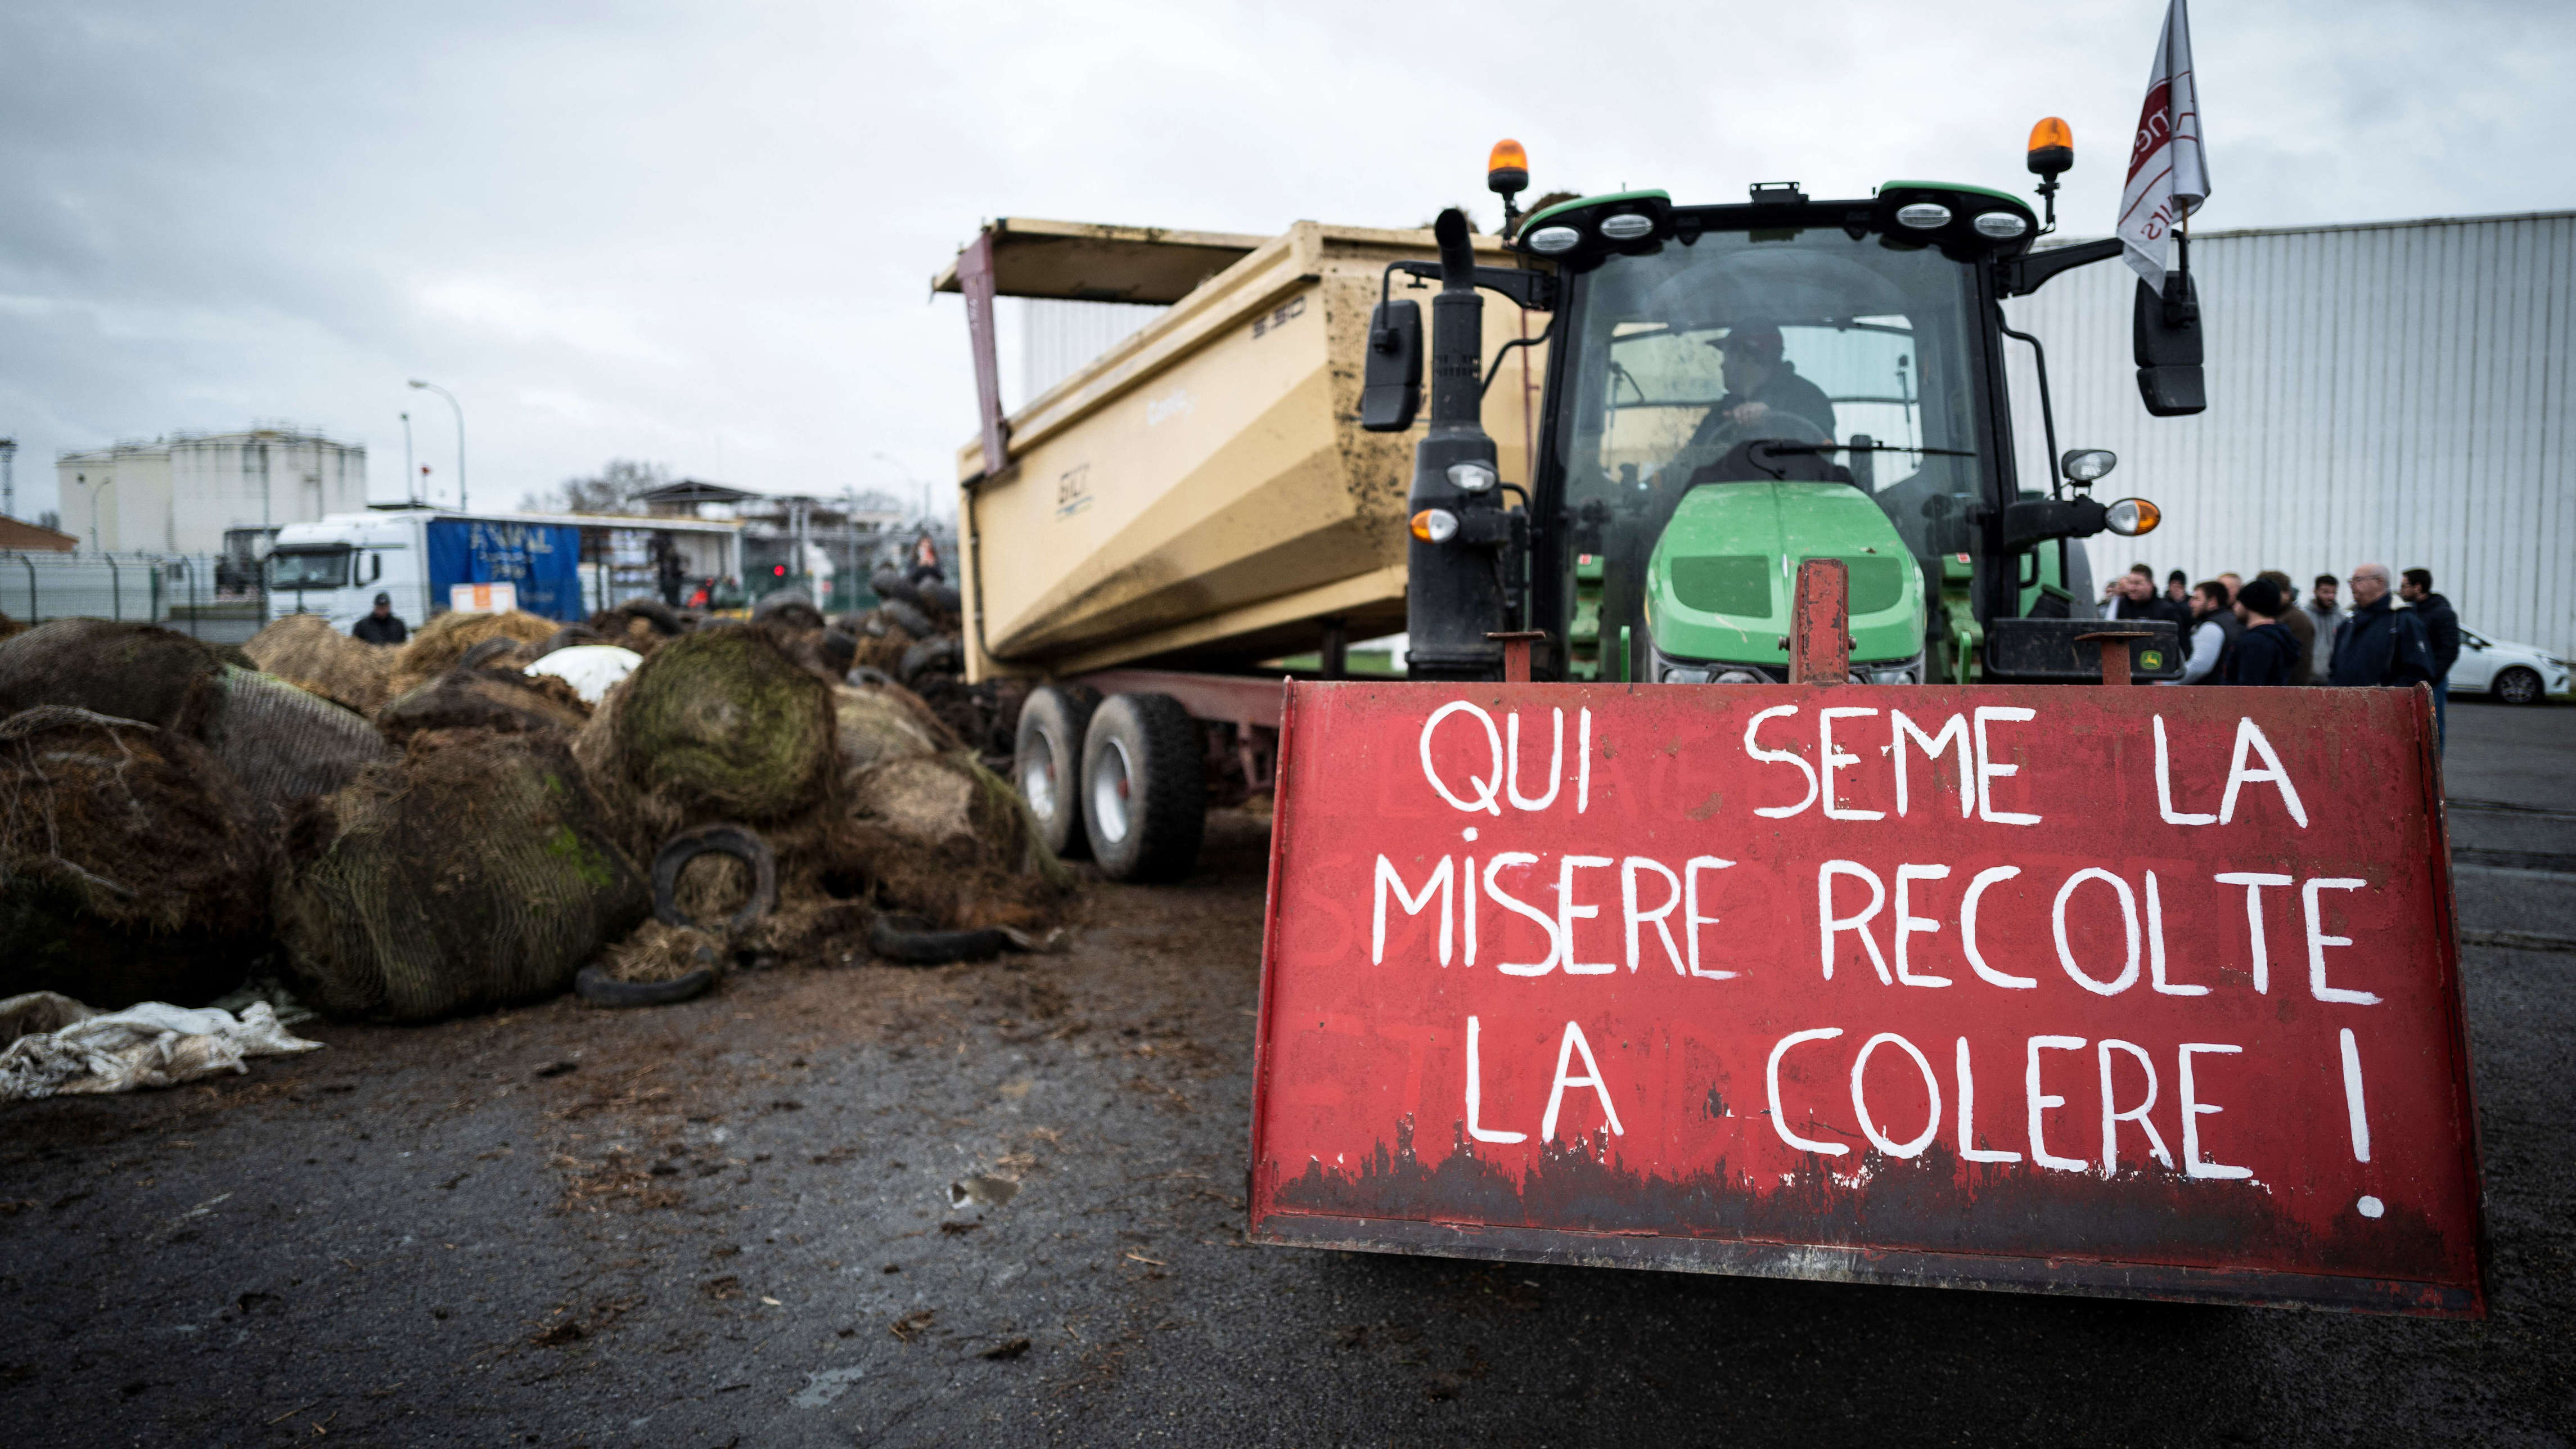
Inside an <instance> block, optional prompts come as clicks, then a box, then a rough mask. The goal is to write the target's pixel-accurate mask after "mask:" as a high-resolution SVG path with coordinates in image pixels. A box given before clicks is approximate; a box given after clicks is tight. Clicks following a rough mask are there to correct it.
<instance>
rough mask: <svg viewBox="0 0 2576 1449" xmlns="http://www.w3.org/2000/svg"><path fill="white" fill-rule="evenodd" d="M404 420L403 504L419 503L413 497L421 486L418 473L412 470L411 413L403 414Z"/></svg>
mask: <svg viewBox="0 0 2576 1449" xmlns="http://www.w3.org/2000/svg"><path fill="white" fill-rule="evenodd" d="M402 420H403V502H405V503H417V502H419V501H420V500H419V499H417V498H415V497H413V496H412V490H413V489H415V488H417V487H419V486H420V475H419V474H418V473H416V472H414V471H413V469H412V466H411V414H409V413H405V414H403V415H402Z"/></svg>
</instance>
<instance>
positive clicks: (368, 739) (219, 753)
mask: <svg viewBox="0 0 2576 1449" xmlns="http://www.w3.org/2000/svg"><path fill="white" fill-rule="evenodd" d="M359 647H360V648H373V647H375V646H372V645H360V646H359ZM215 699H216V702H215V707H214V708H213V709H212V710H211V711H209V713H208V718H207V720H206V723H205V726H204V728H203V731H202V733H203V737H204V740H205V743H206V746H207V748H209V749H211V750H213V751H214V754H215V758H216V759H218V760H220V761H222V762H223V764H224V767H225V768H226V769H228V770H230V771H232V774H233V778H234V780H235V781H236V782H238V783H239V784H240V786H241V788H242V790H243V792H244V793H245V794H247V795H248V796H249V797H250V799H251V803H252V805H253V806H254V807H255V808H256V809H257V810H258V811H259V812H260V815H261V821H262V824H263V825H264V826H266V827H267V828H269V829H272V830H273V829H276V828H278V827H280V826H282V825H283V824H284V819H285V816H284V812H285V809H286V807H288V806H290V805H292V804H294V803H295V802H296V801H299V800H303V799H308V798H310V797H312V796H315V795H328V794H330V793H331V792H332V791H334V790H337V789H340V788H341V787H342V786H345V785H347V784H348V783H349V782H350V781H351V780H354V779H356V778H357V775H358V772H359V771H360V770H362V769H365V768H366V767H367V766H369V765H371V764H374V763H375V762H376V761H378V760H381V759H383V758H385V757H386V755H387V754H389V753H390V751H389V750H388V749H387V748H386V746H385V740H384V736H382V735H380V734H378V733H377V732H376V727H375V726H374V725H372V724H369V723H368V722H367V721H366V719H365V718H364V717H362V716H360V715H357V714H354V713H352V712H350V711H349V710H346V709H343V708H341V707H340V706H339V705H337V704H334V703H332V702H331V701H330V700H327V699H324V698H322V697H321V696H319V695H316V694H312V693H309V692H307V691H305V690H303V689H299V688H297V687H296V686H295V685H293V684H290V683H288V682H287V681H285V680H283V679H279V678H277V677H275V676H274V675H269V674H263V673H260V672H259V671H257V670H250V669H236V668H234V667H232V666H230V665H226V666H225V667H224V669H223V672H222V673H221V674H220V675H219V676H218V677H217V679H216V688H215Z"/></svg>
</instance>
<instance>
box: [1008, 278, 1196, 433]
mask: <svg viewBox="0 0 2576 1449" xmlns="http://www.w3.org/2000/svg"><path fill="white" fill-rule="evenodd" d="M1017 300H1018V301H1019V304H1020V306H1019V312H1020V325H1019V327H1018V329H1017V331H1018V333H1019V336H1018V337H1017V338H1016V339H1013V338H1009V337H1007V336H1006V337H1004V338H1003V339H1001V340H1002V342H1003V344H1004V345H1005V346H1008V345H1009V343H1010V342H1012V341H1014V340H1016V341H1017V342H1018V344H1019V353H1020V358H1019V362H1020V365H1019V368H1018V373H1019V383H1020V388H1019V395H1018V396H1016V397H1009V396H1006V397H1005V398H1004V400H1003V401H1004V403H1005V405H1006V406H1007V407H1008V408H1009V409H1011V410H1014V411H1016V410H1017V409H1019V408H1022V407H1025V406H1027V405H1028V404H1029V402H1030V401H1031V400H1032V399H1034V398H1036V397H1037V396H1038V395H1040V394H1041V393H1044V392H1045V391H1046V390H1047V389H1048V388H1051V387H1053V386H1055V385H1056V384H1057V383H1059V382H1062V381H1064V380H1065V379H1066V378H1068V377H1071V376H1073V375H1074V374H1075V373H1077V372H1080V371H1081V370H1082V369H1084V368H1086V367H1088V366H1090V365H1091V363H1092V360H1093V359H1094V358H1097V357H1098V356H1100V354H1102V353H1104V352H1107V351H1108V350H1109V349H1110V348H1112V347H1115V346H1117V345H1118V344H1119V343H1121V342H1124V341H1126V340H1127V339H1128V338H1130V337H1133V336H1135V335H1136V334H1137V333H1138V332H1140V331H1142V330H1144V327H1145V324H1146V323H1148V322H1151V321H1153V320H1154V319H1155V318H1157V317H1160V316H1162V315H1163V314H1164V313H1165V312H1168V311H1170V310H1171V309H1170V308H1168V307H1162V306H1147V305H1140V304H1137V303H1134V302H1072V301H1059V300H1056V299H1054V298H1051V297H1022V298H1019V299H1017Z"/></svg>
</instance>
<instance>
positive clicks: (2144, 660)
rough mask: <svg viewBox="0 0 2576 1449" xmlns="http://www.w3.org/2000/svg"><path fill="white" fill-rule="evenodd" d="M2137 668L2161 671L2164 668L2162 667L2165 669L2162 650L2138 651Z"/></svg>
mask: <svg viewBox="0 0 2576 1449" xmlns="http://www.w3.org/2000/svg"><path fill="white" fill-rule="evenodd" d="M2138 667H2139V668H2140V669H2162V668H2164V667H2165V651H2163V650H2161V649H2141V650H2139V651H2138Z"/></svg>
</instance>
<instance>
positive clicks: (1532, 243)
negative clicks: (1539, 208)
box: [1528, 226, 1583, 257]
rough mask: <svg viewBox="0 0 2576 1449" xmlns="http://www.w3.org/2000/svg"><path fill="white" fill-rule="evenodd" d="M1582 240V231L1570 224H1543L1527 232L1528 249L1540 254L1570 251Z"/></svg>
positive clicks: (1550, 255)
mask: <svg viewBox="0 0 2576 1449" xmlns="http://www.w3.org/2000/svg"><path fill="white" fill-rule="evenodd" d="M1582 242H1583V233H1581V232H1579V231H1576V230H1575V229H1574V228H1572V227H1570V226H1543V227H1540V228H1539V229H1538V230H1536V231H1534V232H1531V233H1530V234H1529V243H1528V244H1529V249H1530V250H1531V251H1534V252H1537V253H1538V254H1539V255H1541V256H1548V257H1552V256H1555V255H1556V254H1557V253H1559V252H1570V251H1572V250H1574V249H1575V248H1576V247H1577V246H1579V245H1581V244H1582Z"/></svg>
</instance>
